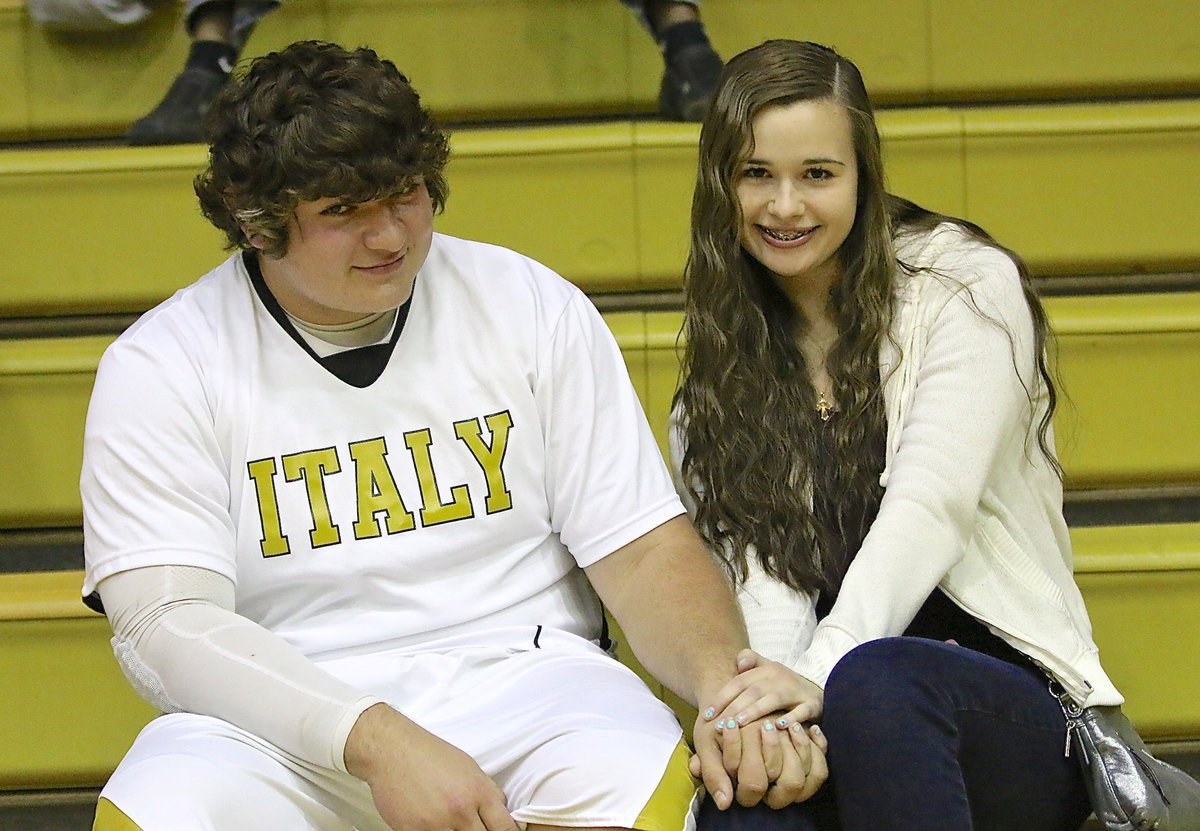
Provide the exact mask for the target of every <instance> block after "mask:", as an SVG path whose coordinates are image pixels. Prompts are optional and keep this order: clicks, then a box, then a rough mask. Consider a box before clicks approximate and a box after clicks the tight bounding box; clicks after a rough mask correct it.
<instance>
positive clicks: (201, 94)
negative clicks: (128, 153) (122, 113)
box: [126, 0, 278, 145]
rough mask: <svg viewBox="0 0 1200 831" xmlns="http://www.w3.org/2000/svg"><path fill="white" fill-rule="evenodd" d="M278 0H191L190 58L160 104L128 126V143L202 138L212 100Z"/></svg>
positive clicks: (186, 22) (186, 13) (185, 141)
mask: <svg viewBox="0 0 1200 831" xmlns="http://www.w3.org/2000/svg"><path fill="white" fill-rule="evenodd" d="M277 5H278V2H277V0H256V2H230V1H229V0H189V2H188V3H187V7H186V9H185V11H184V26H185V28H186V29H187V32H188V36H189V37H190V38H191V47H190V49H189V52H188V58H187V62H186V63H185V64H184V67H183V71H181V72H180V73H179V75H177V76H176V77H175V80H174V81H173V82H172V83H171V86H170V88H169V89H168V90H167V93H166V95H165V96H163V99H162V101H160V102H159V104H158V106H157V107H155V108H154V109H153V110H152V111H151V112H150V113H149V114H148V115H146V116H144V117H142V118H140V119H138V120H137V121H135V122H134V123H133V125H132V126H131V127H130V128H129V132H128V133H127V135H126V138H127V139H128V141H129V143H130V144H137V145H150V144H188V143H195V142H200V141H203V140H204V136H203V127H204V117H205V115H206V114H207V113H208V108H209V105H210V104H212V101H213V99H214V98H215V97H216V96H217V93H218V92H220V91H221V88H222V87H224V86H225V82H226V81H227V80H228V79H229V73H230V72H231V71H232V70H233V65H234V64H235V63H237V59H238V56H239V55H240V54H241V51H242V47H243V46H245V44H246V39H247V38H249V37H250V33H251V32H252V31H253V30H254V27H255V25H256V24H257V23H258V21H259V20H261V19H262V18H263V16H264V15H266V14H267V13H268V12H270V11H271V10H272V9H274V8H275V6H277Z"/></svg>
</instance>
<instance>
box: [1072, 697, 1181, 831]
mask: <svg viewBox="0 0 1200 831" xmlns="http://www.w3.org/2000/svg"><path fill="white" fill-rule="evenodd" d="M1056 686H1057V685H1056V684H1052V685H1051V691H1052V692H1054V693H1055V695H1056V696H1057V698H1058V700H1059V702H1060V703H1061V704H1062V708H1063V713H1064V714H1065V715H1066V717H1067V753H1068V755H1069V754H1071V753H1074V754H1075V758H1076V760H1077V761H1078V762H1079V766H1080V768H1081V769H1082V770H1083V776H1084V780H1085V782H1086V784H1087V789H1088V795H1089V796H1090V797H1091V800H1092V810H1093V811H1094V812H1095V814H1096V818H1097V819H1098V820H1100V822H1101V823H1102V824H1103V825H1104V827H1105V828H1107V829H1109V831H1200V782H1197V781H1196V780H1195V779H1193V778H1192V777H1190V776H1188V775H1187V774H1186V773H1184V772H1183V771H1182V770H1180V769H1179V768H1177V767H1174V766H1173V765H1169V764H1167V763H1166V762H1163V761H1161V760H1159V759H1156V758H1154V756H1152V755H1150V751H1149V750H1147V749H1146V744H1145V742H1143V741H1142V737H1141V736H1139V735H1138V732H1137V730H1136V729H1135V728H1134V726H1133V724H1132V723H1130V721H1129V719H1128V718H1126V717H1125V714H1124V713H1122V712H1121V708H1120V707H1100V706H1094V707H1079V706H1077V705H1076V704H1075V703H1074V702H1073V701H1071V699H1070V698H1069V697H1067V696H1066V695H1065V694H1064V693H1063V692H1062V691H1061V689H1054V688H1055V687H1056Z"/></svg>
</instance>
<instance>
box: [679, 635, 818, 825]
mask: <svg viewBox="0 0 1200 831" xmlns="http://www.w3.org/2000/svg"><path fill="white" fill-rule="evenodd" d="M823 704H824V693H823V691H822V689H821V688H820V687H819V686H817V685H816V684H814V683H813V682H812V681H809V680H808V679H807V678H804V677H803V676H801V675H797V674H796V673H795V672H793V671H792V670H790V669H788V668H787V667H785V666H784V665H783V664H780V663H777V662H775V661H769V660H767V659H766V658H763V657H762V656H761V655H758V654H757V653H756V652H753V651H752V650H748V649H747V650H743V651H742V652H741V653H740V654H739V655H738V674H737V675H736V676H735V677H734V678H733V679H731V680H730V681H729V682H728V683H727V684H726V685H725V686H724V687H722V688H721V689H720V690H719V691H718V692H717V694H716V697H715V698H714V699H713V700H712V701H708V702H701V704H700V706H701V711H700V714H699V716H698V717H697V718H696V726H695V730H694V732H693V743H694V744H695V746H696V753H695V755H694V756H692V759H691V770H692V775H693V776H696V777H698V778H700V779H702V780H703V781H704V785H705V787H706V788H707V789H708V792H709V793H710V794H711V795H712V798H713V801H714V802H715V803H716V805H717V807H718V808H720V809H722V810H724V809H725V808H728V807H729V805H731V804H732V802H733V800H734V799H736V800H737V802H738V804H739V805H744V806H751V805H757V804H758V803H760V802H764V803H765V804H767V805H768V806H770V807H772V808H782V807H784V806H785V805H790V804H792V803H794V802H803V801H804V800H806V799H808V798H809V797H811V796H812V795H813V794H815V793H816V792H817V790H818V789H819V788H820V787H821V785H822V784H824V782H825V779H826V778H827V777H828V776H829V769H828V767H827V766H826V764H825V751H826V749H827V747H828V745H827V743H826V741H825V737H824V735H823V734H822V733H821V730H820V728H819V727H817V726H816V725H815V724H812V723H811V722H812V721H813V720H814V719H816V718H818V717H819V716H820V715H821V710H822V706H823Z"/></svg>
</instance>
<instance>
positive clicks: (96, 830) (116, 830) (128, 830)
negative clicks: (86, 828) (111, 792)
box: [92, 797, 142, 831]
mask: <svg viewBox="0 0 1200 831" xmlns="http://www.w3.org/2000/svg"><path fill="white" fill-rule="evenodd" d="M92 831H142V829H141V827H139V826H138V824H137V823H135V822H134V821H133V820H131V819H130V818H129V817H127V816H125V812H124V811H122V810H121V809H120V808H118V807H117V806H116V805H113V804H112V803H111V802H110V801H108V800H107V799H105V798H104V797H100V801H99V802H98V803H96V819H95V821H93V823H92Z"/></svg>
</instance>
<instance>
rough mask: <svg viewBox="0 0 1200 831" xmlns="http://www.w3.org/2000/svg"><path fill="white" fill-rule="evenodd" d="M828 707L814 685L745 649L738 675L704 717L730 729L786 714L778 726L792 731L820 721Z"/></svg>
mask: <svg viewBox="0 0 1200 831" xmlns="http://www.w3.org/2000/svg"><path fill="white" fill-rule="evenodd" d="M824 703H825V691H824V690H822V689H821V688H820V687H819V686H817V685H816V684H814V683H813V682H812V681H809V680H808V679H807V678H805V677H804V676H802V675H798V674H796V673H795V672H793V671H792V670H790V669H788V668H787V667H786V666H784V665H783V664H781V663H778V662H777V661H770V660H767V659H766V658H764V657H762V656H761V655H759V654H758V653H757V652H755V651H753V650H751V649H745V650H742V652H741V653H739V655H738V675H737V676H736V677H734V678H733V679H731V680H730V681H729V682H728V683H727V684H726V685H725V686H724V687H722V688H721V689H720V691H719V692H718V693H717V695H716V698H715V700H713V701H710V702H708V706H707V707H705V709H704V710H703V711H702V712H701V714H700V717H701V718H702V719H704V720H705V721H710V722H715V723H716V725H717V728H718V729H726V728H727V727H728V726H730V723H731V722H732V724H733V725H734V726H737V727H741V726H744V725H747V724H749V723H750V722H752V721H756V720H757V719H760V718H763V717H764V716H767V715H769V714H771V713H776V712H779V711H782V715H780V716H777V717H774V718H775V721H774V723H775V726H776V727H777V728H779V729H788V728H790V727H791V726H792V725H795V724H802V723H804V722H808V721H815V720H817V719H818V718H820V716H821V711H822V709H823V708H824Z"/></svg>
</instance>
